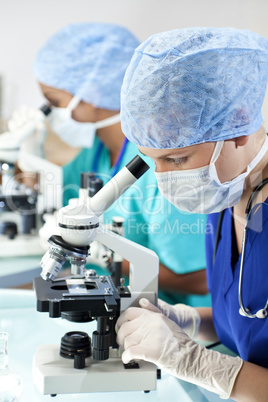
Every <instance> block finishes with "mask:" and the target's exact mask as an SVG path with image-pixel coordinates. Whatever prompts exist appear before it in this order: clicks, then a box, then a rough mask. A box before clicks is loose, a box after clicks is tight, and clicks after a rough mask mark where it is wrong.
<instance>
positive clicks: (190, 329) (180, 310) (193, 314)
mask: <svg viewBox="0 0 268 402" xmlns="http://www.w3.org/2000/svg"><path fill="white" fill-rule="evenodd" d="M139 304H140V306H141V307H142V308H144V309H147V310H150V311H154V312H157V313H162V314H164V316H166V317H167V318H169V319H170V320H171V321H173V322H175V323H176V324H177V325H179V326H180V327H181V328H182V329H183V331H184V332H186V334H187V335H188V336H189V337H190V338H192V339H194V338H196V337H197V334H198V331H199V326H200V321H201V319H200V315H199V313H198V312H197V310H196V309H194V308H193V307H190V306H187V305H185V304H175V305H174V306H172V305H171V304H168V303H166V302H164V301H163V300H161V299H158V307H156V306H154V305H153V304H152V303H151V302H149V300H147V299H144V298H143V299H140V301H139Z"/></svg>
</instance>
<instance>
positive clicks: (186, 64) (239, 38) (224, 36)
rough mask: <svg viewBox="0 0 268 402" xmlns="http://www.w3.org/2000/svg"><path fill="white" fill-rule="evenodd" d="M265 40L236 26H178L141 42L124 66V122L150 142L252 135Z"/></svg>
mask: <svg viewBox="0 0 268 402" xmlns="http://www.w3.org/2000/svg"><path fill="white" fill-rule="evenodd" d="M267 75H268V41H267V39H265V38H263V37H262V36H260V35H257V34H255V33H253V32H249V31H246V30H238V29H232V28H189V29H177V30H173V31H169V32H163V33H160V34H156V35H153V36H151V37H150V38H149V39H148V40H146V41H145V42H144V43H142V44H141V45H140V46H139V47H138V48H137V49H136V51H135V54H134V56H133V58H132V60H131V62H130V64H129V67H128V69H127V71H126V74H125V78H124V82H123V86H122V92H121V125H122V129H123V132H124V134H125V135H126V136H127V137H128V139H129V140H130V141H132V142H134V143H136V144H137V145H141V146H144V147H148V148H160V149H161V148H180V147H186V146H190V145H193V144H199V143H203V142H208V141H220V140H227V139H229V138H235V137H239V136H241V135H249V134H252V133H254V132H255V131H257V130H258V129H259V128H260V127H261V125H262V121H263V118H262V115H261V107H262V103H263V99H264V96H265V91H266V85H267Z"/></svg>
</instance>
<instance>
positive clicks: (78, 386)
mask: <svg viewBox="0 0 268 402" xmlns="http://www.w3.org/2000/svg"><path fill="white" fill-rule="evenodd" d="M111 352H113V351H111ZM115 352H116V353H117V351H115ZM111 354H112V353H111ZM138 364H139V368H128V369H126V368H125V366H124V364H123V363H122V360H121V358H120V357H118V356H117V357H110V358H109V359H108V360H104V361H97V360H94V359H92V358H91V357H89V358H87V359H86V367H85V368H84V369H75V368H74V367H73V366H74V363H73V360H72V359H65V358H63V357H61V356H60V354H59V346H58V345H42V346H40V347H39V348H38V350H37V352H36V353H35V356H34V363H33V379H34V384H35V385H36V387H37V388H38V390H39V391H40V392H41V394H43V395H47V394H51V395H55V394H76V393H83V392H84V393H87V392H112V391H151V390H155V389H156V381H157V370H156V366H155V365H154V364H151V363H147V362H144V361H139V363H138Z"/></svg>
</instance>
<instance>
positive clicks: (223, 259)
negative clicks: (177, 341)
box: [206, 200, 268, 367]
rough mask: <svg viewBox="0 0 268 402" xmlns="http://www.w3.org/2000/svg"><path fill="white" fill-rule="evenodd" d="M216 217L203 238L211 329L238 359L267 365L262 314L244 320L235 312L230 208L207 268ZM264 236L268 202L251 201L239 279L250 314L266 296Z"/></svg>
mask: <svg viewBox="0 0 268 402" xmlns="http://www.w3.org/2000/svg"><path fill="white" fill-rule="evenodd" d="M266 202H267V200H266ZM218 215H219V214H212V215H210V216H209V217H208V221H207V237H206V253H207V277H208V286H209V289H210V291H211V295H212V311H213V320H214V325H215V329H216V331H217V334H218V337H219V339H220V341H221V342H222V343H223V344H224V345H226V346H227V347H229V348H230V349H231V350H233V351H234V352H235V353H237V354H239V355H240V357H241V358H242V359H243V360H245V361H249V362H251V363H255V364H258V365H260V366H263V367H268V347H267V345H268V318H265V319H258V318H248V317H243V316H241V315H240V314H239V302H238V281H239V269H240V259H241V255H238V251H237V243H236V237H235V232H234V224H233V218H232V209H231V208H230V209H227V210H225V212H224V216H223V221H222V227H221V233H220V240H219V243H218V248H217V253H216V258H215V263H214V265H213V266H212V258H213V257H212V256H213V251H214V244H215V233H216V227H217V221H218ZM267 235H268V205H267V203H263V204H257V205H256V206H255V207H254V208H253V209H252V211H251V213H250V217H249V229H248V234H247V241H246V249H245V257H244V270H243V283H242V299H243V303H244V306H245V307H246V308H249V309H250V311H251V312H253V313H256V312H257V311H258V310H259V309H261V308H263V307H264V306H265V304H266V300H267V297H268V274H267V273H268V269H267V268H268V247H267V239H268V236H267Z"/></svg>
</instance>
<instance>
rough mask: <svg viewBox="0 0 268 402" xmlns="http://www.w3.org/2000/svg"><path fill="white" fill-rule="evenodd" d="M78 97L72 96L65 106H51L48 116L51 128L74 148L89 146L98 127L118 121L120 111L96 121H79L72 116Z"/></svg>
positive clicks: (78, 100)
mask: <svg viewBox="0 0 268 402" xmlns="http://www.w3.org/2000/svg"><path fill="white" fill-rule="evenodd" d="M79 102H80V98H79V97H77V96H74V97H73V98H72V99H71V101H70V103H69V104H68V106H67V107H65V108H64V107H53V109H52V112H51V113H50V115H49V116H48V121H49V124H50V127H51V129H52V130H53V131H54V132H55V133H56V134H57V135H58V136H59V137H60V138H61V139H62V141H64V142H65V143H66V144H68V145H70V146H71V147H74V148H76V147H77V148H78V147H79V148H80V147H81V148H91V147H92V145H93V142H94V139H95V135H96V131H97V129H99V128H103V127H108V126H112V125H113V124H115V123H118V122H119V121H120V113H118V114H116V115H114V116H112V117H108V118H107V119H104V120H101V121H97V122H94V123H92V122H80V121H76V120H74V119H73V118H72V111H73V110H74V109H75V108H76V107H77V105H78V104H79Z"/></svg>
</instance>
